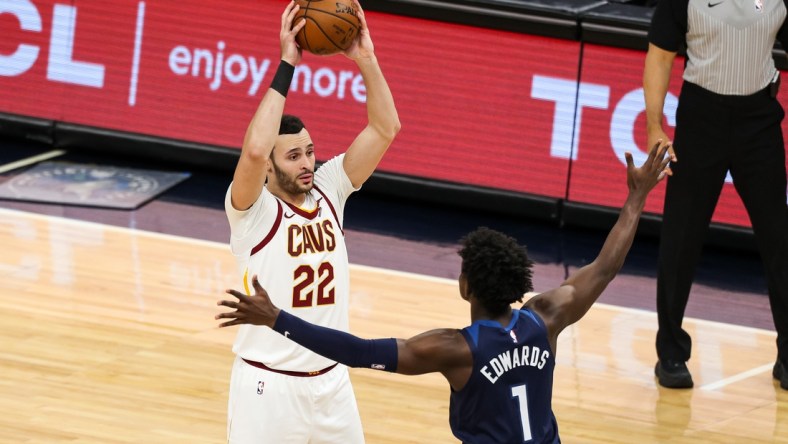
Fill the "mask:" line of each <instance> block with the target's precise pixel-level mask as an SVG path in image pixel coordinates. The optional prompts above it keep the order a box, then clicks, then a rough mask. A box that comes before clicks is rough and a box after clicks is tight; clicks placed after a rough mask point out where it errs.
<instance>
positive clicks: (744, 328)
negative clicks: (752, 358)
mask: <svg viewBox="0 0 788 444" xmlns="http://www.w3.org/2000/svg"><path fill="white" fill-rule="evenodd" d="M3 213H11V214H18V215H25V216H27V217H31V218H33V219H41V220H44V221H46V220H48V219H58V220H60V221H62V222H63V223H66V224H71V225H77V226H79V225H83V226H93V227H97V228H104V229H106V230H109V231H117V232H123V233H128V232H132V233H134V235H143V236H148V237H154V238H159V239H167V240H173V241H178V242H185V243H191V244H196V245H205V246H207V247H212V248H221V249H222V250H224V251H225V252H226V253H227V254H228V255H230V256H232V255H233V254H232V252H231V251H230V244H229V242H228V243H222V242H216V241H210V240H205V239H197V238H193V237H187V236H180V235H175V234H167V233H158V232H155V231H147V230H141V229H139V228H130V227H120V226H117V225H108V224H104V223H100V222H91V221H85V220H80V219H71V218H68V217H65V216H52V215H46V214H40V213H33V212H30V211H24V210H17V209H12V208H2V207H0V214H3ZM350 269H351V270H354V269H355V270H365V271H374V272H377V273H382V274H388V275H392V276H401V277H408V278H412V279H418V280H422V281H428V282H433V283H442V284H451V285H457V280H456V279H449V278H442V277H438V276H429V275H425V274H418V273H412V272H409V271H400V270H392V269H389V268H381V267H374V266H371V265H361V264H350ZM593 307H599V308H604V309H607V310H610V311H618V312H622V313H632V314H638V315H646V316H649V317H656V316H657V313H656V312H653V311H650V310H645V309H642V308H632V307H622V306H620V305H612V304H605V303H603V302H596V303H594V305H593ZM684 319H689V320H692V321H693V322H696V323H699V324H705V325H711V326H715V327H718V328H731V327H732V328H735V329H738V330H741V331H748V332H753V333H762V334H767V335H772V336H774V337H775V338H776V337H777V332H774V331H771V330H765V329H762V328H756V327H749V326H746V325H738V324H729V323H726V322H718V321H710V320H707V319H698V318H692V317H685V318H684ZM758 368H760V367H758ZM734 377H735V376H734ZM729 379H730V378H729ZM713 384H714V383H713ZM707 385H709V384H707Z"/></svg>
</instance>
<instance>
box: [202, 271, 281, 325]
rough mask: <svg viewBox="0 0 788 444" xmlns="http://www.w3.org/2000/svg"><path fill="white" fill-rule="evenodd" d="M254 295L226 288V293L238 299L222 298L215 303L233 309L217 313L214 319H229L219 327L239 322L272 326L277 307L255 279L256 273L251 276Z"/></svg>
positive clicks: (276, 315) (277, 312)
mask: <svg viewBox="0 0 788 444" xmlns="http://www.w3.org/2000/svg"><path fill="white" fill-rule="evenodd" d="M252 286H253V287H254V295H253V296H247V295H245V294H243V293H241V292H240V291H237V290H227V294H231V295H233V296H235V298H236V299H238V301H228V300H222V301H219V302H217V303H216V305H223V306H225V307H230V308H234V309H235V311H231V312H226V313H219V314H218V315H216V316H215V318H214V319H230V320H229V321H227V322H223V323H221V324H219V327H230V326H232V325H239V324H253V325H265V326H267V327H273V326H274V324H275V323H276V318H277V317H278V316H279V309H278V308H276V307H275V306H274V304H273V303H272V302H271V298H269V297H268V292H267V291H265V288H263V287H262V286H261V285H260V281H258V280H257V275H254V276H253V277H252Z"/></svg>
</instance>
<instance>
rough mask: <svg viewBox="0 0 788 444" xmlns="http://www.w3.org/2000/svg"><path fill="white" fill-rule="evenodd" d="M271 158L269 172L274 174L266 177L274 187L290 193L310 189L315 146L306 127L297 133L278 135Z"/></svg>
mask: <svg viewBox="0 0 788 444" xmlns="http://www.w3.org/2000/svg"><path fill="white" fill-rule="evenodd" d="M271 160H272V162H271V169H270V170H269V172H273V173H274V174H273V175H269V176H268V177H269V179H270V180H271V181H272V184H274V185H275V186H276V187H278V188H280V189H281V190H282V191H284V192H286V193H288V194H291V195H296V194H303V193H306V192H307V191H309V190H311V189H312V185H313V181H312V179H313V176H314V172H315V147H314V145H313V144H312V138H311V137H309V133H308V132H307V131H306V128H305V129H302V130H301V132H299V133H298V134H281V135H279V136H278V137H277V138H276V145H275V146H274V151H273V154H272V156H271ZM272 176H273V177H272Z"/></svg>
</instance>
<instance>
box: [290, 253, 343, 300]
mask: <svg viewBox="0 0 788 444" xmlns="http://www.w3.org/2000/svg"><path fill="white" fill-rule="evenodd" d="M293 282H294V285H293V308H305V307H312V306H315V305H331V304H333V303H334V267H332V266H331V263H329V262H323V263H321V264H320V265H318V266H317V268H313V267H312V266H311V265H300V266H299V267H298V268H296V269H295V271H293ZM315 283H317V285H315Z"/></svg>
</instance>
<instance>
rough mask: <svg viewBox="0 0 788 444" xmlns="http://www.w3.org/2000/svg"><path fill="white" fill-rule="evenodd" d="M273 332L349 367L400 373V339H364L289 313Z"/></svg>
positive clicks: (283, 312)
mask: <svg viewBox="0 0 788 444" xmlns="http://www.w3.org/2000/svg"><path fill="white" fill-rule="evenodd" d="M273 330H274V331H276V332H277V333H279V334H282V335H284V336H285V337H286V338H288V339H290V340H291V341H294V342H296V343H297V344H299V345H301V346H303V347H306V348H308V349H310V350H312V351H313V352H315V353H317V354H319V355H322V356H325V357H326V358H328V359H333V360H334V361H337V362H340V363H342V364H345V365H347V366H348V367H366V368H371V369H375V370H385V371H389V372H392V373H395V372H396V371H397V358H398V353H397V340H396V339H394V338H388V339H361V338H359V337H357V336H353V335H351V334H349V333H345V332H343V331H339V330H334V329H332V328H326V327H321V326H319V325H314V324H311V323H309V322H307V321H304V320H303V319H300V318H298V317H296V316H293V315H291V314H290V313H287V312H286V311H284V310H281V311H280V312H279V316H278V317H277V318H276V323H275V324H274V326H273Z"/></svg>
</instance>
